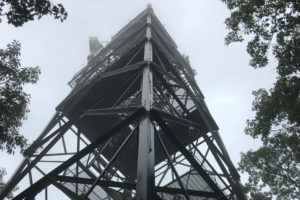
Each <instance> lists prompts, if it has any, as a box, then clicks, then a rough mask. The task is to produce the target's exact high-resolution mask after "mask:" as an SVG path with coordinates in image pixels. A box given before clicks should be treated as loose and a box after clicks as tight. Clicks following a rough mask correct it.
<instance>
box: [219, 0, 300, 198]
mask: <svg viewBox="0 0 300 200" xmlns="http://www.w3.org/2000/svg"><path fill="white" fill-rule="evenodd" d="M221 1H222V2H224V3H225V4H226V5H227V7H228V9H229V10H230V11H231V15H230V17H228V18H227V19H226V20H225V24H226V26H227V28H228V29H229V33H228V34H227V36H226V38H225V43H226V44H230V43H233V42H241V41H243V40H244V39H245V38H250V40H249V41H248V45H247V52H248V53H249V55H250V56H251V60H250V65H251V66H253V67H254V68H260V67H265V66H267V65H268V62H269V58H270V54H271V53H272V54H273V56H274V58H275V60H276V61H277V63H276V64H277V66H276V71H277V74H278V76H277V80H276V82H275V83H274V87H273V88H271V89H270V90H269V91H267V90H266V89H259V90H257V91H254V92H253V94H254V96H255V99H254V101H253V104H252V110H253V111H255V117H254V119H252V120H247V127H246V129H245V132H246V134H248V135H250V136H252V137H253V138H260V139H261V140H262V142H263V146H262V147H261V148H259V149H258V150H256V151H248V152H247V153H244V154H242V158H241V162H240V164H239V168H240V170H241V171H242V172H246V173H248V175H249V179H248V183H247V184H246V188H247V189H248V191H249V194H250V196H251V198H252V199H272V198H277V199H299V197H300V179H299V177H300V163H299V147H300V114H299V113H300V1H298V0H251V1H250V0H221ZM245 36H247V37H245Z"/></svg>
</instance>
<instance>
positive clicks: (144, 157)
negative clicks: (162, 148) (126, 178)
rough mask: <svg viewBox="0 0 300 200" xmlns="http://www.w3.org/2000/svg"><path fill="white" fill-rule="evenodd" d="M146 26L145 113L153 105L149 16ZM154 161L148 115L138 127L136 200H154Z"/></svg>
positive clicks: (152, 140) (143, 103)
mask: <svg viewBox="0 0 300 200" xmlns="http://www.w3.org/2000/svg"><path fill="white" fill-rule="evenodd" d="M147 24H148V26H147V29H146V38H147V39H148V41H147V42H146V44H145V49H144V60H145V61H147V62H148V64H147V65H146V67H145V68H144V71H143V80H142V105H143V106H144V107H145V109H146V110H147V111H150V109H151V107H152V103H153V77H152V72H151V70H150V62H151V61H152V45H151V41H150V39H151V29H150V24H151V17H150V15H149V16H148V18H147ZM154 161H155V158H154V127H153V125H152V123H151V121H150V117H149V115H145V116H144V117H143V118H142V120H141V122H140V127H139V144H138V157H137V183H136V198H135V199H136V200H152V199H154V165H155V163H154Z"/></svg>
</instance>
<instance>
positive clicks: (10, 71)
mask: <svg viewBox="0 0 300 200" xmlns="http://www.w3.org/2000/svg"><path fill="white" fill-rule="evenodd" d="M20 48H21V44H20V43H19V42H17V41H13V42H12V43H10V44H8V45H7V48H6V49H0V69H1V70H0V110H1V113H0V140H1V143H0V150H6V151H7V152H8V153H13V152H14V149H15V148H17V147H20V149H21V150H24V149H25V148H26V142H27V140H26V139H25V138H24V136H22V135H20V134H19V133H18V130H19V127H20V126H21V125H22V120H23V119H25V118H26V113H27V112H28V104H29V98H30V95H29V94H27V93H26V92H24V91H23V86H24V85H25V84H27V83H36V82H37V80H38V76H39V74H40V69H39V67H22V66H21V63H20V58H19V56H20V54H21V53H20Z"/></svg>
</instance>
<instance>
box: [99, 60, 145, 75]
mask: <svg viewBox="0 0 300 200" xmlns="http://www.w3.org/2000/svg"><path fill="white" fill-rule="evenodd" d="M145 63H146V62H145V61H142V62H138V63H135V64H132V65H128V66H126V67H122V68H119V69H116V70H113V71H109V72H105V73H103V74H101V75H100V76H99V78H107V77H110V76H115V75H118V74H122V73H125V72H129V71H132V70H136V69H139V68H141V67H142V66H143V65H144V64H145Z"/></svg>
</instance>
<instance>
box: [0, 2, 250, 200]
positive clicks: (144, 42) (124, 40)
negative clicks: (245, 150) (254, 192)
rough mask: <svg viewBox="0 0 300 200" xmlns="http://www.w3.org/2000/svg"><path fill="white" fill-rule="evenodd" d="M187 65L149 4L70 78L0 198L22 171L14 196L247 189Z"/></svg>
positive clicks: (203, 193)
mask: <svg viewBox="0 0 300 200" xmlns="http://www.w3.org/2000/svg"><path fill="white" fill-rule="evenodd" d="M98 46H99V45H98ZM194 75H195V74H194V71H193V70H192V68H191V67H190V66H189V64H187V62H186V61H185V60H184V58H183V57H182V56H181V55H180V53H179V52H178V51H177V46H176V44H175V42H174V41H173V40H172V38H171V37H170V36H169V34H168V33H167V31H166V30H165V29H164V27H163V26H162V24H161V23H160V22H159V20H158V19H157V17H156V16H155V15H154V13H153V9H152V8H151V6H148V7H147V8H146V9H145V10H144V11H143V12H142V13H140V14H139V15H138V16H137V17H136V18H135V19H134V20H132V21H131V22H130V23H129V24H127V25H126V26H125V27H124V28H123V29H121V30H120V31H119V32H118V33H117V34H116V35H115V36H113V37H112V41H111V42H110V43H109V44H108V45H107V46H106V47H104V48H101V50H100V51H99V52H94V53H93V55H92V57H90V58H89V62H88V64H87V65H86V67H84V68H83V69H82V70H80V71H79V72H78V73H77V74H76V75H75V76H74V78H73V79H72V80H71V81H70V83H69V84H70V86H71V87H72V91H71V92H70V94H69V95H68V96H67V97H66V98H65V99H64V100H63V101H62V102H61V103H60V104H59V105H58V107H57V108H56V110H57V112H56V114H55V116H54V117H53V118H52V120H51V121H50V122H49V124H48V125H47V126H46V128H45V129H44V131H43V132H42V133H41V135H40V136H39V137H38V138H37V139H36V140H35V142H34V143H33V144H32V145H31V146H30V147H29V148H28V150H27V151H26V152H25V158H24V160H23V162H22V163H21V164H20V166H19V167H18V169H17V170H16V172H15V174H14V175H13V177H12V178H11V179H10V180H9V181H8V183H7V185H6V186H5V188H4V190H3V191H2V193H1V195H0V199H4V197H5V196H7V194H8V193H9V192H10V191H12V189H13V188H14V187H15V186H17V185H18V184H20V183H22V181H23V182H24V180H25V179H27V178H28V180H29V182H28V181H25V183H26V184H27V185H28V187H27V188H26V189H25V190H23V191H20V192H19V193H18V194H17V195H16V196H15V197H14V200H21V199H26V200H29V199H34V198H35V196H36V195H37V194H38V193H41V194H42V193H44V194H45V195H44V197H45V199H48V187H55V188H57V189H58V190H60V191H62V192H63V193H64V194H65V195H67V196H68V197H69V198H70V199H75V200H83V199H91V200H96V199H107V200H112V199H114V200H121V199H128V200H131V199H136V200H151V199H167V200H177V199H178V200H179V199H187V200H194V199H199V200H200V199H209V200H211V199H220V200H227V199H239V200H244V199H246V198H245V196H244V194H243V192H242V189H241V186H240V184H239V179H240V177H239V174H238V173H237V171H236V169H235V167H234V166H233V164H232V162H231V160H230V158H229V156H228V153H227V151H226V149H225V147H224V144H223V142H222V140H221V138H220V135H219V133H218V126H217V125H216V123H215V121H214V119H213V118H212V116H211V115H210V113H209V111H208V109H207V107H206V104H205V102H204V96H203V94H202V93H201V91H200V89H199V87H198V86H197V84H196V81H195V79H194ZM23 184H24V183H23ZM41 194H40V195H41Z"/></svg>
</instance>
